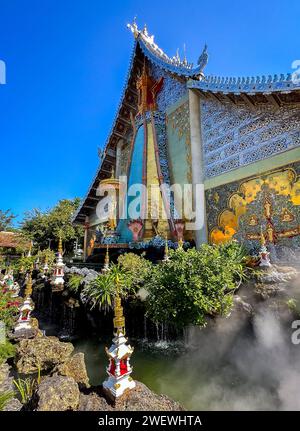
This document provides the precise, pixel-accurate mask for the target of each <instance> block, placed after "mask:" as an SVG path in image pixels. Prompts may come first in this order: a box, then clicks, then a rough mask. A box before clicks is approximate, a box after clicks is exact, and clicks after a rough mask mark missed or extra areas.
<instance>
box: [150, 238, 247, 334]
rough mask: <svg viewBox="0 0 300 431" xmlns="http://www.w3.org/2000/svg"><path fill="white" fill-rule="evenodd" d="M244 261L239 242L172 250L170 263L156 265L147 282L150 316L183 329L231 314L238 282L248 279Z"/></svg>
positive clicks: (156, 320) (157, 320)
mask: <svg viewBox="0 0 300 431" xmlns="http://www.w3.org/2000/svg"><path fill="white" fill-rule="evenodd" d="M244 261H245V254H244V252H243V249H242V248H241V247H240V246H239V245H238V244H237V243H235V242H232V243H229V244H226V245H220V246H210V245H206V244H204V245H202V247H201V249H200V250H199V251H197V250H196V249H190V250H188V251H186V252H185V251H183V250H177V251H170V260H169V261H168V262H164V263H161V264H159V265H156V266H154V267H153V270H152V273H151V276H150V277H148V278H147V280H146V283H145V286H144V287H145V288H146V289H147V290H148V292H149V296H148V298H147V303H146V306H147V314H148V315H149V316H150V318H152V319H153V320H154V321H155V322H170V323H173V324H174V325H175V326H177V327H179V328H182V327H184V326H187V325H189V324H194V325H204V324H205V321H206V317H207V316H208V315H210V316H216V315H227V314H228V312H229V311H230V309H231V306H232V303H233V293H234V290H235V289H236V287H237V282H240V281H241V280H243V279H244V278H245V273H246V268H245V263H244Z"/></svg>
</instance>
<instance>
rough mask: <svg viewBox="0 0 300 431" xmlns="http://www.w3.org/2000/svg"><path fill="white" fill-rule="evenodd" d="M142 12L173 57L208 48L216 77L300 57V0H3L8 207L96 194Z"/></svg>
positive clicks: (2, 190)
mask: <svg viewBox="0 0 300 431" xmlns="http://www.w3.org/2000/svg"><path fill="white" fill-rule="evenodd" d="M135 15H137V22H138V24H139V25H140V26H143V25H144V23H147V25H148V30H149V32H150V33H154V34H155V40H156V42H157V43H158V45H159V46H160V47H161V48H163V49H164V50H165V51H166V53H168V54H170V55H173V54H175V52H176V49H177V48H178V47H179V48H181V51H182V46H183V44H184V43H185V44H186V50H187V57H188V60H190V61H194V62H196V60H197V58H198V56H199V54H200V53H201V51H202V48H203V45H204V43H205V42H206V43H207V44H208V48H209V54H210V59H209V64H208V66H207V68H206V73H208V74H216V75H226V76H227V75H233V76H239V75H251V76H252V75H260V74H269V73H272V74H273V73H286V72H291V71H292V70H291V63H292V61H294V60H297V59H300V37H299V22H300V2H299V1H298V0H289V1H288V2H286V3H284V2H282V1H280V0H273V1H269V0H260V1H257V0H252V1H251V2H240V1H232V0H231V1H221V0H215V1H213V2H208V1H202V0H190V1H189V2H184V1H178V0H174V1H172V2H170V1H164V0H160V1H157V0H151V1H147V2H146V1H143V0H140V1H127V0H115V1H110V2H105V1H102V0H76V1H74V0H73V1H71V0H60V1H58V0H0V59H1V60H4V61H5V63H6V67H7V84H6V85H0V150H1V153H0V154H1V168H0V209H4V210H5V209H7V208H11V209H12V211H13V212H15V213H16V214H18V216H19V219H21V218H22V215H23V213H24V211H26V210H30V209H32V208H34V207H38V208H41V209H45V208H47V207H50V206H53V205H54V204H55V203H56V202H57V201H58V200H59V199H62V198H72V197H75V196H80V197H82V196H83V195H84V194H85V193H86V190H87V187H88V185H89V183H90V180H91V178H92V176H93V175H94V173H95V170H96V168H97V165H98V156H97V147H101V146H102V145H103V144H104V142H105V140H106V138H107V135H108V132H109V129H110V126H111V122H112V120H113V118H114V115H115V112H116V108H117V105H118V102H119V98H120V95H121V89H122V87H123V84H124V79H125V75H126V71H127V67H128V62H129V56H130V52H131V47H132V35H131V33H130V32H129V31H128V30H127V29H126V23H127V22H128V21H132V19H133V17H134V16H135Z"/></svg>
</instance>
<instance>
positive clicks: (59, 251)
mask: <svg viewBox="0 0 300 431" xmlns="http://www.w3.org/2000/svg"><path fill="white" fill-rule="evenodd" d="M58 253H60V254H61V255H62V254H63V246H62V239H61V236H60V237H59V240H58Z"/></svg>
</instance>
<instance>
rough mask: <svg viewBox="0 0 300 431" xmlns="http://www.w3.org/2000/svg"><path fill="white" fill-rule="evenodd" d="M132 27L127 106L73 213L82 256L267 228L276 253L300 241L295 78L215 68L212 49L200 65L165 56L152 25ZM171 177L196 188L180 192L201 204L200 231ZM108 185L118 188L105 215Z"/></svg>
mask: <svg viewBox="0 0 300 431" xmlns="http://www.w3.org/2000/svg"><path fill="white" fill-rule="evenodd" d="M128 28H129V30H130V31H131V32H132V34H133V38H134V45H133V51H132V54H131V59H130V65H129V70H128V74H127V77H126V81H125V85H124V89H123V93H122V95H121V100H120V104H119V107H118V109H117V113H116V116H115V118H114V120H113V123H112V128H111V131H110V133H109V136H108V138H107V141H106V143H105V145H104V151H103V153H102V156H101V161H100V166H99V168H98V169H97V172H96V175H95V177H94V178H93V180H92V182H91V185H90V187H89V189H88V191H87V194H86V196H85V197H84V199H83V200H82V202H81V205H80V207H79V209H78V211H77V212H76V214H75V216H74V223H77V224H82V225H83V226H84V227H85V243H84V255H85V259H91V258H97V254H99V251H101V250H102V258H103V257H104V255H105V252H106V249H107V245H108V246H109V248H110V250H111V249H119V250H124V249H127V248H139V249H147V248H149V247H150V246H151V247H154V248H155V247H157V248H160V249H161V250H162V254H163V253H164V248H165V243H166V238H167V241H169V245H172V243H174V244H176V243H178V242H179V241H182V240H183V239H184V240H185V241H189V243H190V244H192V245H196V247H199V246H200V245H201V244H202V243H203V242H209V243H216V244H218V243H222V242H225V241H228V240H230V239H237V240H241V241H243V242H244V243H245V245H246V246H247V247H248V248H249V249H254V248H256V249H259V248H260V245H261V241H262V236H263V238H264V239H265V241H266V244H267V246H268V247H269V246H270V247H271V249H272V250H273V251H274V250H275V249H276V248H280V247H286V248H287V249H297V248H299V247H300V236H299V234H300V221H299V220H300V211H299V209H300V177H299V175H300V78H299V75H297V73H296V72H295V73H292V72H291V73H289V74H287V75H284V74H281V75H275V76H271V75H269V76H267V77H266V76H259V77H241V78H235V77H226V78H225V77H221V76H209V75H206V74H205V67H206V65H207V62H208V50H207V47H206V46H205V47H204V49H203V51H202V53H200V56H199V59H198V62H197V64H196V65H195V66H194V65H193V64H192V63H190V62H188V61H187V59H186V58H183V59H181V58H180V56H179V54H178V53H177V54H176V55H175V56H173V57H169V56H168V55H167V54H165V53H164V52H163V50H162V49H161V48H159V47H158V45H157V44H156V43H155V42H154V36H151V35H149V34H148V30H147V28H146V27H145V28H144V29H142V30H141V29H139V28H138V26H137V24H136V23H135V22H134V23H133V24H129V25H128ZM135 184H141V185H142V186H143V188H142V189H141V190H142V191H141V192H140V193H139V198H140V200H139V204H137V203H136V202H135V200H136V196H137V195H138V194H137V195H134V194H132V193H129V192H128V191H129V190H130V188H131V187H133V186H134V185H135ZM175 184H176V185H177V186H178V185H179V186H180V187H181V188H182V190H184V186H185V185H192V186H193V187H192V188H188V187H187V188H186V190H184V193H183V194H184V196H185V201H187V202H188V203H190V204H192V208H193V209H194V210H195V208H196V207H198V216H199V217H200V220H201V223H195V228H189V226H190V225H191V223H192V222H193V217H194V216H193V215H191V211H190V212H185V211H183V210H182V207H180V204H178V202H181V201H180V199H179V197H180V196H179V195H180V187H179V189H178V188H176V189H175V191H172V192H171V193H170V192H168V187H169V186H170V187H171V189H172V187H173V185H175ZM197 184H198V185H203V187H198V188H196V185H197ZM166 186H167V187H166ZM101 187H108V189H109V188H111V189H113V190H115V191H116V194H115V195H114V197H110V200H109V201H107V202H108V203H107V205H106V206H108V207H109V211H108V214H109V215H108V217H107V219H106V220H105V219H103V217H101V216H100V213H101V211H100V210H99V203H101V201H102V200H103V202H104V201H105V199H107V195H108V194H109V192H106V194H105V193H104V194H101V193H100V192H99V188H100V189H101ZM150 189H151V190H152V191H153V189H156V190H157V193H152V191H151V190H150ZM178 190H179V191H178ZM153 196H154V197H153ZM150 197H151V199H150ZM183 201H184V199H183ZM132 207H133V208H134V210H133V211H131V212H130V211H129V210H130V209H131V210H132Z"/></svg>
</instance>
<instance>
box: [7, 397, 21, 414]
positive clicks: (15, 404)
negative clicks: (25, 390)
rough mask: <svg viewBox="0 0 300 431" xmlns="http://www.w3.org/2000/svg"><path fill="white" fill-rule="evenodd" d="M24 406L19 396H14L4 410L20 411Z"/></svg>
mask: <svg viewBox="0 0 300 431" xmlns="http://www.w3.org/2000/svg"><path fill="white" fill-rule="evenodd" d="M22 407H23V405H22V403H20V401H19V400H18V399H17V398H12V399H11V400H9V401H8V402H7V403H6V404H5V406H4V407H3V409H2V411H3V412H19V411H20V410H21V408H22Z"/></svg>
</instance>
